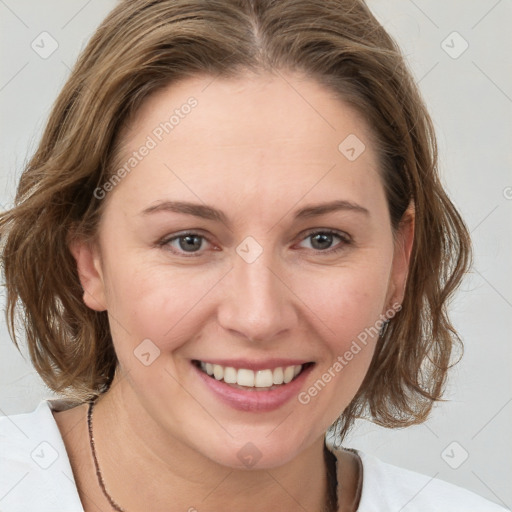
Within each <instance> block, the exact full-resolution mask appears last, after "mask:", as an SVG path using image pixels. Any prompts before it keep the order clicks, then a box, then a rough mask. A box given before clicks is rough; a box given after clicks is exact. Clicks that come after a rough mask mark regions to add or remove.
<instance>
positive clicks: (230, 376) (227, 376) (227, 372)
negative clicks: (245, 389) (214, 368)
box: [224, 366, 237, 384]
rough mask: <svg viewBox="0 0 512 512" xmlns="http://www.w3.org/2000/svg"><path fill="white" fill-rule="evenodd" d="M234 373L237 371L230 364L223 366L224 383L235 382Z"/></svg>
mask: <svg viewBox="0 0 512 512" xmlns="http://www.w3.org/2000/svg"><path fill="white" fill-rule="evenodd" d="M236 374H237V371H236V370H235V369H234V368H232V367H231V366H229V367H228V368H224V382H225V383H226V384H236Z"/></svg>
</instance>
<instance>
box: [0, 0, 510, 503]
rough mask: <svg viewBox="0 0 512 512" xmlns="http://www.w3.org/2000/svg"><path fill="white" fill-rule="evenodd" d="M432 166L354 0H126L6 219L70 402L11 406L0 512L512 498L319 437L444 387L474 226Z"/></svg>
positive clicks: (21, 294) (35, 335)
mask: <svg viewBox="0 0 512 512" xmlns="http://www.w3.org/2000/svg"><path fill="white" fill-rule="evenodd" d="M436 165H437V162H436V146H435V138H434V134H433V130H432V125H431V121H430V119H429V116H428V114H427V112H426V110H425V108H424V106H423V103H422V101H421V98H420V96H419V94H418V91H417V90H416V88H415V86H414V83H413V81H412V79H411V77H410V75H409V73H408V71H407V69H406V67H405V64H404V62H403V59H402V57H401V55H400V52H399V50H398V48H397V47H396V45H395V44H394V42H393V41H392V40H391V39H390V37H389V36H388V34H387V33H386V32H385V31H384V29H383V28H382V27H381V26H380V25H379V24H378V22H377V21H376V20H375V18H374V17H373V15H372V14H371V13H370V11H369V10H368V8H367V7H366V6H365V5H364V3H363V2H361V1H353V0H336V1H325V0H322V1H320V0H317V1H313V0H300V1H297V0H294V1H288V0H285V1H280V2H273V1H270V0H255V1H252V2H249V1H242V0H223V1H212V2H200V1H190V0H187V1H185V0H172V1H171V0H162V1H148V0H130V1H125V2H122V3H121V4H120V5H119V6H118V7H117V8H116V9H114V11H113V12H112V13H111V14H110V15H109V17H108V18H107V19H106V20H105V21H104V23H103V24H102V25H101V27H100V28H99V29H98V31H97V32H96V34H95V35H94V36H93V38H92V40H91V41H90V43H89V45H88V46H87V48H86V49H85V51H84V53H83V55H82V56H81V57H80V59H79V61H78V63H77V65H76V67H75V69H74V70H73V72H72V74H71V77H70V78H69V80H68V82H67V84H66V85H65V87H64V89H63V91H62V93H61V94H60V96H59V98H58V100H57V103H56V104H55V106H54V109H53V112H52V114H51V116H50V119H49V122H48V125H47V128H46V131H45V133H44V136H43V138H42V141H41V143H40V146H39V149H38V151H37V152H36V154H35V155H34V157H33V159H32V160H31V162H30V163H29V165H28V167H27V169H26V170H25V172H24V174H23V176H22V178H21V181H20V184H19V188H18V192H17V197H16V205H15V207H14V208H13V209H12V210H10V211H8V212H6V213H4V214H2V217H1V222H0V227H1V230H2V240H3V244H4V246H3V254H2V263H3V268H4V274H5V281H6V285H7V313H8V316H9V328H10V332H11V336H12V337H13V339H14V340H15V341H16V332H15V320H16V317H15V315H16V313H17V311H18V310H17V308H18V307H19V306H20V305H21V306H22V309H21V310H20V312H21V313H22V315H23V316H22V318H23V320H24V329H25V334H26V337H27V343H28V346H29V350H30V354H31V358H32V361H33V364H34V366H35V368H36V369H37V371H38V372H39V374H40V375H41V376H42V378H43V379H44V381H45V382H46V383H47V385H48V386H49V387H50V388H51V389H53V390H55V391H56V392H58V393H60V394H61V395H62V397H63V398H65V399H67V400H61V401H54V402H50V401H43V402H42V403H41V404H40V406H39V407H38V409H37V410H36V411H35V412H34V413H31V414H29V415H21V416H16V417H12V418H8V419H4V420H3V421H2V423H1V425H2V429H3V430H2V433H6V434H5V436H6V438H7V440H8V442H9V443H10V444H9V445H8V446H9V447H8V448H7V449H6V450H5V453H6V455H4V457H3V460H2V464H3V466H4V467H5V469H6V470H8V471H9V472H12V473H15V472H22V471H24V468H28V467H29V468H31V470H32V471H30V470H29V471H28V472H27V474H29V475H30V476H28V477H27V479H30V478H32V480H30V482H29V483H23V482H21V483H20V484H19V485H17V487H16V489H17V490H15V491H13V492H12V493H10V496H9V497H8V498H7V499H8V500H10V501H7V499H6V502H5V503H6V505H5V506H6V507H7V506H8V507H9V508H8V510H24V511H26V510H36V509H37V510H52V511H56V510H66V511H69V510H84V511H87V512H89V511H92V510H126V511H135V510H148V509H149V510H151V511H159V510H166V511H168V510H173V511H174V510H176V511H178V510H179V511H181V510H189V511H193V510H198V511H201V512H202V511H213V510H223V511H231V510H254V511H260V510H261V511H266V510H311V511H334V510H340V511H354V510H359V511H372V510H379V511H381V510H393V511H394V510H443V511H448V510H450V511H451V510H454V511H455V510H465V511H466V510H475V511H476V510H478V511H482V510H486V511H487V510H488V511H494V510H502V509H501V508H500V507H498V506H497V505H494V504H493V503H490V502H488V501H486V500H484V499H483V498H480V497H478V496H476V495H475V494H473V493H470V492H469V491H465V490H463V489H460V488H457V487H455V486H453V485H450V484H447V483H444V482H441V481H438V480H434V481H433V482H431V481H430V479H429V478H428V477H423V476H422V475H418V474H415V473H411V472H408V471H406V470H401V469H399V468H394V467H393V466H389V465H386V464H384V463H382V462H380V461H378V460H377V459H375V458H372V457H371V456H368V455H366V454H364V453H362V452H359V451H357V450H346V449H343V448H334V447H333V446H330V445H328V444H327V443H326V441H325V435H326V432H327V431H328V430H329V429H332V431H333V432H335V433H336V436H337V442H338V443H339V442H341V441H342V440H343V439H344V437H345V436H346V434H347V432H348V431H349V429H350V427H351V426H352V424H353V421H354V419H355V418H356V417H360V416H363V415H367V416H369V417H370V418H371V419H372V420H373V421H375V422H376V423H378V424H381V425H384V426H387V427H404V426H408V425H413V424H418V423H421V422H422V421H424V420H425V419H426V418H427V416H428V413H429V411H430V410H431V407H432V405H433V403H434V402H435V401H437V400H439V399H440V398H441V395H442V391H443V386H444V382H445V379H446V373H447V369H448V367H449V365H450V364H451V362H452V357H451V356H452V354H453V348H454V345H455V344H456V343H457V342H458V337H457V335H456V333H455V331H454V330H453V328H452V326H451V324H450V322H449V319H448V316H447V313H446V303H447V300H448V299H449V298H450V297H451V296H452V294H453V292H454V291H455V290H456V288H457V286H458V284H459V283H460V281H461V279H462V277H463V275H464V273H465V271H466V270H467V269H468V266H469V261H470V242H469V236H468V233H467V230H466V228H465V225H464V223H463V221H462V219H461V218H460V216H459V214H458V212H457V210H456V209H455V208H454V206H453V204H452V203H451V202H450V200H449V198H448V197H447V195H446V193H445V192H444V190H443V188H442V187H441V185H440V183H439V179H438V175H437V168H436ZM9 420H10V422H11V423H12V424H15V425H17V427H18V429H19V431H14V430H12V426H10V423H9V424H8V421H9ZM9 429H11V430H9ZM20 432H22V433H23V434H24V435H22V434H21V433H20ZM27 432H28V434H27ZM41 432H43V435H41ZM34 439H37V440H39V441H40V443H39V444H37V443H34ZM27 447H33V450H30V449H28V448H27ZM29 453H30V456H29V455H28V454H29ZM34 463H36V464H37V465H38V467H39V468H42V469H41V470H40V471H37V472H35V473H34V471H33V468H34ZM34 489H44V491H42V492H41V493H38V492H34ZM42 496H43V497H42ZM7 504H8V505H7Z"/></svg>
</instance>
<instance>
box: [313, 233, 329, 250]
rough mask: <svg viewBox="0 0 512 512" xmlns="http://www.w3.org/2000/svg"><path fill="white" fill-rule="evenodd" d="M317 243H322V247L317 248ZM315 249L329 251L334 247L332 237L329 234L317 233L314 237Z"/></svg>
mask: <svg viewBox="0 0 512 512" xmlns="http://www.w3.org/2000/svg"><path fill="white" fill-rule="evenodd" d="M317 242H319V243H320V246H318V247H315V245H317ZM311 245H312V246H313V248H315V249H328V248H329V247H330V246H331V245H332V235H329V234H328V233H317V234H316V235H314V236H313V237H312V244H311Z"/></svg>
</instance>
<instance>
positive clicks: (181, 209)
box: [72, 74, 412, 467]
mask: <svg viewBox="0 0 512 512" xmlns="http://www.w3.org/2000/svg"><path fill="white" fill-rule="evenodd" d="M186 105H188V106H186ZM171 116H174V117H171ZM166 123H167V124H166ZM122 142H123V143H122V147H121V150H120V153H119V158H118V162H119V165H118V166H117V167H116V170H117V169H120V168H122V167H123V166H124V172H123V171H120V172H118V178H119V179H117V180H111V182H110V184H107V185H106V186H105V187H104V188H103V189H102V190H109V188H110V191H109V192H108V194H107V196H106V199H104V200H105V201H107V203H106V204H105V207H106V208H105V210H104V215H103V217H102V221H101V223H100V227H99V246H98V248H96V247H89V246H87V245H85V244H76V245H74V246H73V247H72V251H73V253H74V255H75V257H76V259H77V262H78V266H79V271H80V274H81V279H82V284H83V287H84V290H85V293H84V300H85V302H86V303H87V305H88V306H89V307H91V308H93V309H95V310H98V311H101V310H105V309H106V310H107V311H108V314H109V319H110V325H111V330H112V336H113V341H114V345H115V350H116V353H117V356H118V359H119V364H120V373H121V374H122V375H123V376H124V377H123V378H119V376H118V375H116V379H117V380H118V381H117V382H116V381H114V382H115V385H114V386H113V388H112V391H111V392H114V391H115V392H116V393H119V392H120V391H122V396H123V397H124V398H123V400H124V401H123V407H126V408H128V409H130V411H133V414H137V415H138V418H139V420H140V424H141V425H144V428H145V429H153V432H158V435H162V433H165V434H166V435H168V436H170V437H172V438H173V439H174V440H175V441H176V442H179V443H181V444H182V445H183V446H186V447H187V448H191V449H193V450H194V451H195V452H197V453H198V454H201V455H203V456H205V457H208V458H209V459H211V460H213V461H216V462H218V463H220V464H223V465H227V466H231V467H243V466H244V465H246V466H247V467H249V466H250V465H252V464H253V462H251V463H250V462H248V461H249V459H250V460H251V461H253V460H254V461H255V462H257V464H258V467H272V466H276V465H278V464H282V463H285V462H286V461H289V460H291V459H292V458H293V457H296V456H298V454H299V453H300V452H301V451H303V450H305V449H306V448H307V447H308V446H311V445H312V443H313V442H314V441H318V439H320V438H321V437H322V436H323V435H324V433H325V431H326V430H327V429H328V427H329V426H330V425H331V424H332V423H333V421H335V419H336V418H337V417H338V416H339V414H340V413H341V412H342V411H343V410H344V409H345V407H346V406H347V405H348V404H349V402H350V401H351V399H352V398H353V397H354V395H355V393H356V391H357V390H358V388H359V387H360V385H361V383H362V381H363V378H364V376H365V373H366V371H367V369H368V367H369V364H370V361H371V358H372V354H373V352H374V347H375V345H376V343H378V336H377V335H376V334H375V333H376V332H377V331H378V327H380V325H381V323H382V322H381V321H379V320H381V319H382V318H383V317H382V315H385V314H386V312H388V316H389V311H390V310H391V311H393V310H392V309H391V308H392V306H393V304H396V303H399V302H400V300H401V298H402V293H403V288H404V285H405V275H406V272H407V260H408V255H409V249H410V243H411V240H412V229H409V228H407V229H406V228H403V230H402V232H401V233H399V235H400V234H401V235H402V236H401V237H400V236H399V237H398V239H399V240H402V241H403V242H404V243H403V244H397V245H396V246H395V245H394V239H393V235H392V230H391V225H390V219H389V213H388V207H387V204H386V198H385V194H384V188H383V184H382V181H381V179H380V177H379V171H378V164H377V157H376V154H375V153H374V150H373V148H372V144H371V142H370V138H369V131H368V127H367V126H365V124H364V123H363V121H362V120H361V119H360V117H359V116H358V115H356V113H355V112H354V111H353V110H352V109H351V108H349V107H348V106H347V105H346V104H344V103H341V102H340V101H339V100H336V99H334V98H333V97H332V95H331V94H330V93H329V92H328V91H327V90H326V89H324V88H323V87H321V86H320V85H318V84H317V83H316V82H313V81H311V80H306V79H301V78H299V77H298V75H293V74H282V75H280V76H274V77H271V76H269V75H262V76H259V77H255V76H252V75H251V76H249V75H247V76H245V77H240V78H238V79H221V78H216V79H213V78H211V77H207V78H205V77H197V78H194V79H187V80H184V81H182V82H180V83H179V84H174V85H172V86H171V87H169V88H167V89H165V90H162V91H160V92H158V93H157V94H155V95H153V96H152V97H151V98H150V99H148V100H147V101H146V102H145V103H144V105H143V107H142V108H141V110H140V111H139V112H138V114H137V116H136V118H135V120H134V122H133V123H132V124H131V125H130V128H129V130H128V131H126V132H125V133H124V134H123V138H122ZM144 148H145V149H144ZM97 194H98V196H101V195H102V194H103V192H102V191H101V190H99V191H97ZM391 316H392V315H391ZM215 365H217V366H215ZM201 366H202V369H201ZM290 367H292V368H291V369H290ZM293 367H297V369H300V370H301V373H299V374H298V375H296V376H295V378H294V380H292V381H291V382H289V383H282V384H281V383H280V382H283V379H286V381H288V380H289V379H290V378H291V377H293V376H294V375H295V373H296V372H295V370H294V368H293ZM279 368H282V369H283V370H279ZM287 368H288V369H287ZM205 370H207V371H208V370H209V371H210V372H211V371H212V370H213V371H214V375H213V376H209V375H207V373H205ZM224 379H226V380H227V381H228V383H227V382H225V381H224ZM235 382H236V383H235ZM274 382H275V383H274ZM254 386H256V387H254ZM259 386H261V387H259ZM269 386H273V388H272V389H270V390H269V389H268V388H269Z"/></svg>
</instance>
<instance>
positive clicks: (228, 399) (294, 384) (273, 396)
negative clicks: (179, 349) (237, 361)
mask: <svg viewBox="0 0 512 512" xmlns="http://www.w3.org/2000/svg"><path fill="white" fill-rule="evenodd" d="M191 364H192V368H193V369H194V371H195V372H196V373H197V374H198V375H199V377H200V378H201V379H202V381H203V382H204V383H205V384H206V385H207V386H208V388H209V389H210V390H211V391H212V392H213V393H214V394H215V395H216V396H217V397H218V398H219V399H220V400H221V401H222V402H224V403H226V404H228V405H229V406H231V407H233V408H234V409H238V410H239V411H249V412H261V411H273V410H275V409H278V408H279V407H281V406H282V405H284V404H285V403H286V402H288V401H289V400H291V399H292V398H293V397H294V396H298V394H299V392H300V389H301V387H302V385H303V383H304V381H305V379H306V377H307V375H308V374H309V372H310V371H311V370H312V369H313V366H314V365H311V366H309V367H308V368H306V369H305V370H303V371H302V372H301V373H300V374H299V376H298V377H296V378H295V379H294V380H292V381H291V382H289V383H288V384H282V385H281V386H279V387H278V388H275V389H266V390H262V391H246V390H245V389H239V388H234V387H232V386H230V385H229V384H226V383H225V382H224V381H222V380H217V379H214V378H212V377H210V376H209V375H207V374H206V373H204V372H203V371H201V370H200V369H199V368H198V367H197V366H196V365H195V364H193V363H191ZM253 389H254V390H256V389H257V388H253Z"/></svg>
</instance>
